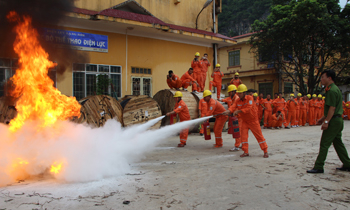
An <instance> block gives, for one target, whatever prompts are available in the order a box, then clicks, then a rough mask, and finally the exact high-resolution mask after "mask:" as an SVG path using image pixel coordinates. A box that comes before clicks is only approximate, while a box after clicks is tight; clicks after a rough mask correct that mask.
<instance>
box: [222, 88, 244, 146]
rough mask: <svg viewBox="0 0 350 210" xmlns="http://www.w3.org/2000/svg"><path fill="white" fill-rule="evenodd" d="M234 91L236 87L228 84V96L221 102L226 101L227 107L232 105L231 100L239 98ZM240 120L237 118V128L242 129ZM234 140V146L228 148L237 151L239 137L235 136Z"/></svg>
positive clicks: (239, 143) (239, 142)
mask: <svg viewBox="0 0 350 210" xmlns="http://www.w3.org/2000/svg"><path fill="white" fill-rule="evenodd" d="M236 91H237V87H236V86H235V85H229V86H228V88H227V92H228V94H229V97H227V98H225V99H223V100H222V101H223V102H225V103H227V105H228V107H230V106H232V104H233V102H234V101H235V100H237V99H238V98H239V97H238V95H237V94H236ZM241 121H242V119H241V118H238V126H239V130H241V129H242V128H241V125H242V122H241ZM235 140H236V142H235V146H234V147H233V148H232V149H230V151H231V152H233V151H239V146H240V145H241V138H236V139H235Z"/></svg>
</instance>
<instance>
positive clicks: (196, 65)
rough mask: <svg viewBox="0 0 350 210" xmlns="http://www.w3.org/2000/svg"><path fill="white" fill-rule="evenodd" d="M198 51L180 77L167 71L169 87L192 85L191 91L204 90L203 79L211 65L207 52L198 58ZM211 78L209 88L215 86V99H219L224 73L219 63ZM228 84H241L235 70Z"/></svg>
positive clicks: (184, 87)
mask: <svg viewBox="0 0 350 210" xmlns="http://www.w3.org/2000/svg"><path fill="white" fill-rule="evenodd" d="M199 57H200V53H199V52H196V54H195V58H194V59H193V60H192V62H191V68H189V69H188V70H187V71H186V72H185V73H184V74H183V75H182V76H181V78H180V77H179V76H177V75H176V74H174V72H173V71H172V70H170V71H169V73H168V75H167V83H168V86H169V88H170V89H176V90H180V88H182V89H183V90H186V91H187V88H188V87H189V86H192V92H194V93H199V92H203V91H204V87H205V81H206V79H207V72H208V67H209V66H210V65H211V64H210V62H209V60H208V54H206V53H205V54H204V56H203V57H202V58H201V59H199ZM211 77H212V78H213V80H212V81H210V82H209V90H210V91H211V90H212V88H213V87H216V94H217V97H216V98H217V99H218V100H220V99H221V97H220V96H221V86H222V77H224V73H223V72H222V71H220V64H216V65H215V68H214V71H213V73H212V74H211ZM230 84H233V85H235V86H236V87H238V86H239V85H240V84H242V81H241V80H240V79H239V73H238V72H236V73H235V76H234V78H233V79H232V80H231V81H230Z"/></svg>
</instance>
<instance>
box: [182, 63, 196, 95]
mask: <svg viewBox="0 0 350 210" xmlns="http://www.w3.org/2000/svg"><path fill="white" fill-rule="evenodd" d="M181 82H182V88H183V89H184V90H187V88H188V86H191V85H192V92H196V91H197V86H198V83H197V81H196V80H195V79H194V78H193V69H192V68H189V69H188V71H187V72H186V73H184V74H183V75H182V77H181Z"/></svg>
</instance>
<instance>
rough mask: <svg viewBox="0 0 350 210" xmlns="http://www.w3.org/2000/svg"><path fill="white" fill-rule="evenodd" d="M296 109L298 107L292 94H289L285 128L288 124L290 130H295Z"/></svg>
mask: <svg viewBox="0 0 350 210" xmlns="http://www.w3.org/2000/svg"><path fill="white" fill-rule="evenodd" d="M297 107H298V102H296V101H295V99H294V94H290V98H289V100H288V102H287V109H288V116H287V126H288V125H289V123H290V126H291V127H292V128H295V127H296V125H297V122H296V117H297V116H296V115H297Z"/></svg>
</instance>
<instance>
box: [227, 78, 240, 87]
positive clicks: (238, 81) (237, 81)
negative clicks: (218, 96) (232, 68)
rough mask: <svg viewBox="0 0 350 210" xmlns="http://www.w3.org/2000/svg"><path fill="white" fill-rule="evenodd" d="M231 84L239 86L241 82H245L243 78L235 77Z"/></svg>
mask: <svg viewBox="0 0 350 210" xmlns="http://www.w3.org/2000/svg"><path fill="white" fill-rule="evenodd" d="M230 84H232V85H235V86H236V87H238V86H239V85H240V84H243V83H242V80H240V79H235V78H233V79H231V81H230Z"/></svg>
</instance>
